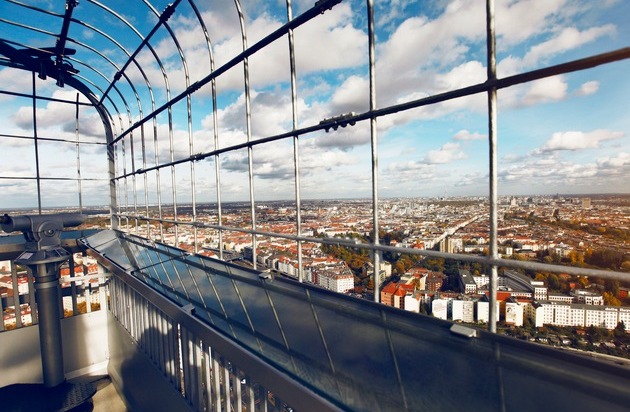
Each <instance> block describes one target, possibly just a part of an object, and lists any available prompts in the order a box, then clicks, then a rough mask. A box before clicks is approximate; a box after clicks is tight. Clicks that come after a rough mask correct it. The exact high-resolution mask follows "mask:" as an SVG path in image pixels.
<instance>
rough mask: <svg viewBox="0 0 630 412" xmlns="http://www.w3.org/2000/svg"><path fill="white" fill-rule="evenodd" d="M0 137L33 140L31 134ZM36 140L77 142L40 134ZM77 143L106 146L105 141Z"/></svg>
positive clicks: (2, 135)
mask: <svg viewBox="0 0 630 412" xmlns="http://www.w3.org/2000/svg"><path fill="white" fill-rule="evenodd" d="M0 137H6V138H12V139H26V140H35V138H34V137H33V136H20V135H14V134H0ZM37 140H38V141H40V142H41V141H45V142H60V143H72V144H76V143H77V141H76V140H67V139H57V138H53V137H40V136H37ZM79 143H80V144H82V145H91V144H92V145H97V146H107V143H104V142H87V141H82V140H79Z"/></svg>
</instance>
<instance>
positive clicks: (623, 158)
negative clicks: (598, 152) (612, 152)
mask: <svg viewBox="0 0 630 412" xmlns="http://www.w3.org/2000/svg"><path fill="white" fill-rule="evenodd" d="M597 165H598V166H599V167H601V168H605V169H630V153H626V152H621V153H619V154H618V155H617V156H611V157H600V158H598V159H597ZM628 171H630V170H628Z"/></svg>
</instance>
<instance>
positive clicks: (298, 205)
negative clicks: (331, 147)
mask: <svg viewBox="0 0 630 412" xmlns="http://www.w3.org/2000/svg"><path fill="white" fill-rule="evenodd" d="M291 20H293V8H292V5H291V0H287V22H290V21H291ZM287 34H288V36H289V62H290V66H291V111H292V114H293V130H294V131H295V130H296V129H297V128H298V107H297V79H296V69H295V42H294V39H293V29H289V32H288V33H287ZM293 170H294V172H295V224H296V227H295V230H296V232H297V236H302V201H301V193H300V139H299V137H298V135H297V134H296V135H293ZM297 256H298V282H304V268H303V263H302V241H301V240H298V241H297Z"/></svg>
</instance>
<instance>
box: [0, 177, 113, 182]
mask: <svg viewBox="0 0 630 412" xmlns="http://www.w3.org/2000/svg"><path fill="white" fill-rule="evenodd" d="M0 179H10V180H48V181H71V182H76V181H82V182H86V181H94V182H106V181H109V179H107V178H102V179H99V178H91V177H87V178H83V177H82V178H80V179H79V178H77V177H43V176H33V177H30V176H0Z"/></svg>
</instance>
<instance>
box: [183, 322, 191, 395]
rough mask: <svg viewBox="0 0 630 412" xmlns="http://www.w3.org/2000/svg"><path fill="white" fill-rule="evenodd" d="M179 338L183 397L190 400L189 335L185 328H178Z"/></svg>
mask: <svg viewBox="0 0 630 412" xmlns="http://www.w3.org/2000/svg"><path fill="white" fill-rule="evenodd" d="M180 340H181V359H182V380H183V381H184V385H183V391H182V392H183V394H184V398H185V399H187V400H188V401H189V402H190V401H192V388H191V382H190V378H191V374H190V362H191V359H190V358H191V353H190V336H188V331H187V330H186V328H180Z"/></svg>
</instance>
